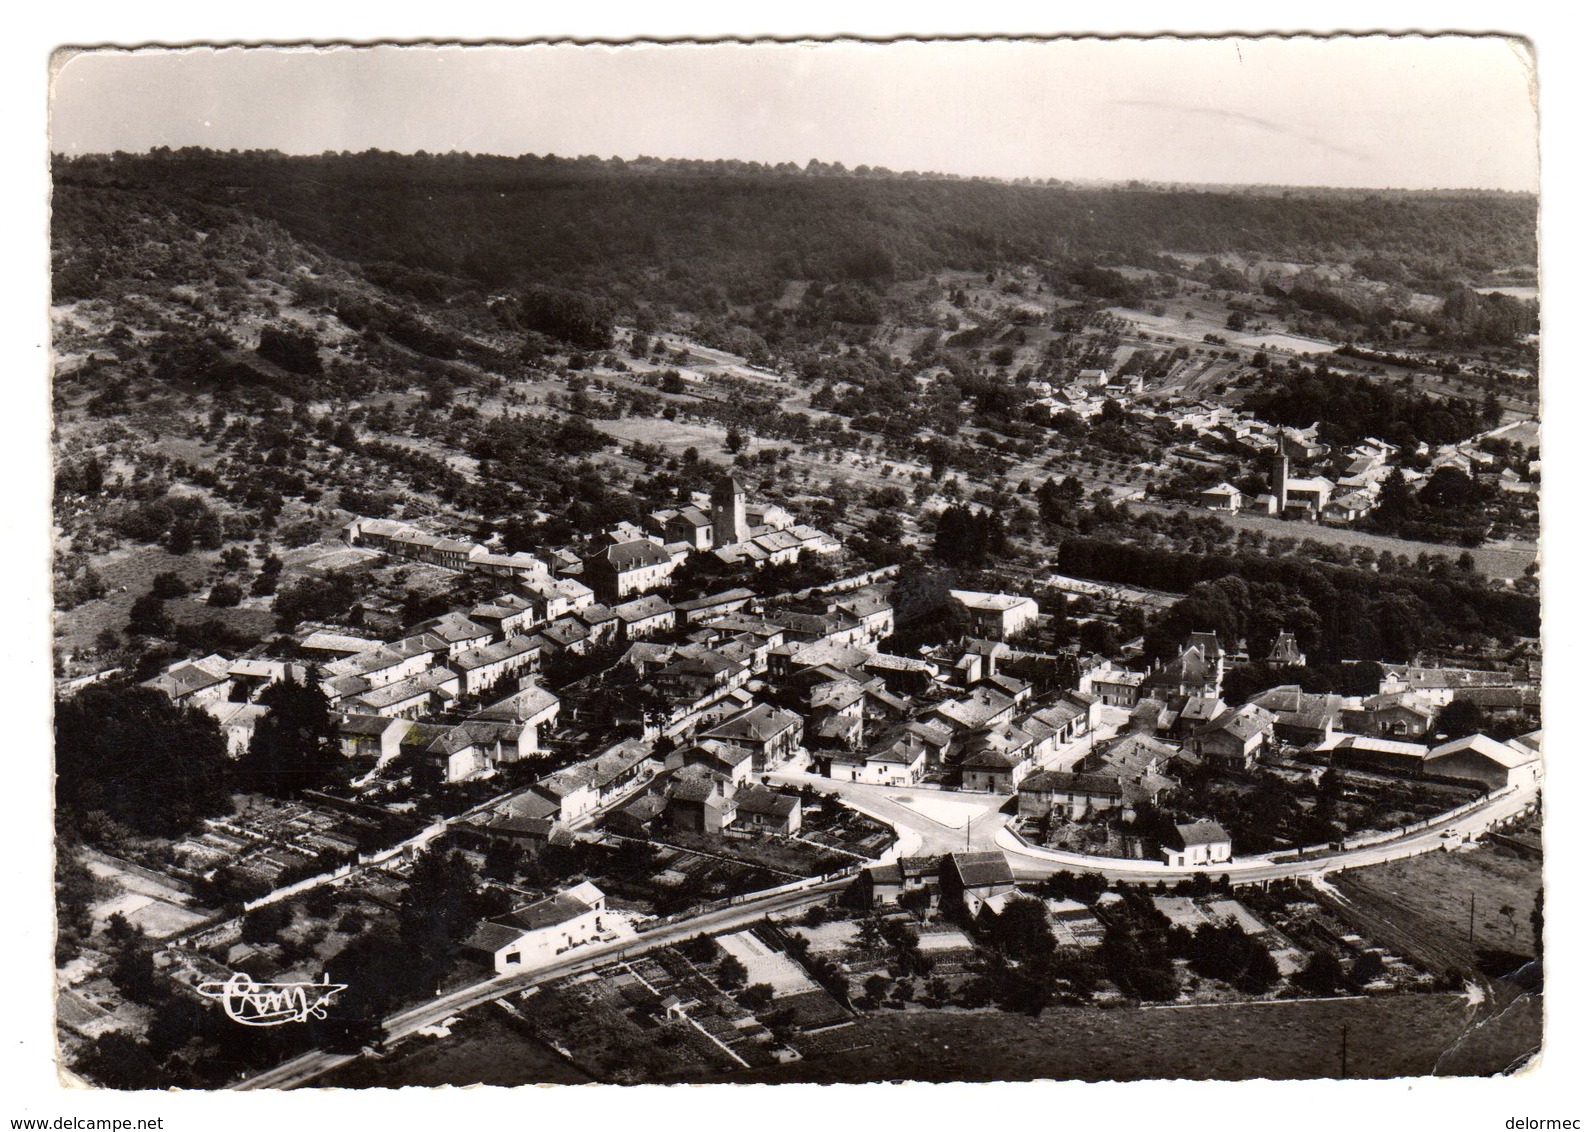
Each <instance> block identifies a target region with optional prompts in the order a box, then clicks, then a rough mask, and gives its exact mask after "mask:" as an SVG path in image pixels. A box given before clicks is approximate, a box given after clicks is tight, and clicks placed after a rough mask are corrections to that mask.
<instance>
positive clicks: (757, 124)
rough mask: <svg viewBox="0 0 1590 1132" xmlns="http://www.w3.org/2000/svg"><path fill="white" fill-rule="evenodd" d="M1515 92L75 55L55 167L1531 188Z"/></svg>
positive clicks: (1366, 63)
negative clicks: (761, 169) (171, 160)
mask: <svg viewBox="0 0 1590 1132" xmlns="http://www.w3.org/2000/svg"><path fill="white" fill-rule="evenodd" d="M1530 83H1531V69H1530V61H1529V57H1528V55H1527V53H1526V52H1525V50H1524V49H1523V48H1522V46H1520V45H1518V44H1516V43H1513V42H1510V41H1508V40H1504V39H1499V38H1492V39H1478V38H1463V37H1445V38H1439V39H1428V38H1426V39H1418V38H1403V39H1390V38H1362V39H1353V38H1338V39H1328V40H1319V39H1315V40H1300V39H1289V40H1283V39H1246V40H1243V39H1227V40H1146V41H1124V40H1089V41H1059V42H1041V43H1029V42H1019V43H982V42H960V43H955V42H939V43H896V44H881V45H880V44H861V43H837V44H836V43H826V44H759V45H755V46H745V45H738V44H714V45H672V46H665V45H646V46H632V47H621V48H609V47H600V46H597V47H581V46H574V45H564V46H531V47H517V48H442V49H426V48H412V47H409V48H405V47H375V48H342V49H334V50H319V51H316V50H278V49H263V48H232V49H227V50H221V51H211V50H186V51H148V52H137V53H125V52H97V53H89V54H82V55H78V56H76V57H73V58H71V59H70V60H69V61H67V62H65V63H64V65H60V67H59V70H58V73H57V76H56V79H55V84H54V91H53V94H54V97H53V104H52V114H53V117H52V139H51V144H52V147H53V148H54V149H55V150H57V151H59V152H65V153H88V152H102V151H111V150H118V149H120V150H127V151H131V152H137V151H142V150H147V149H149V148H151V147H154V146H160V145H168V146H172V147H178V146H185V145H201V146H211V147H214V148H218V149H233V148H236V149H277V150H282V151H284V152H288V153H320V152H324V151H327V150H333V151H336V150H354V151H358V150H364V149H370V148H378V149H388V150H396V151H399V152H412V151H414V150H428V151H431V152H445V151H449V150H458V151H472V152H477V153H506V154H519V153H557V154H562V155H579V154H596V155H599V156H602V157H610V156H613V155H617V156H620V157H625V158H630V157H635V156H637V155H639V154H649V155H651V156H654V157H699V158H720V157H724V158H741V159H745V160H756V161H764V162H779V161H794V162H797V163H799V164H804V163H805V162H806V161H807V160H808V159H809V158H813V157H815V158H818V159H820V160H822V161H825V162H831V161H840V162H843V163H844V164H846V165H847V166H851V167H854V166H856V165H860V164H868V165H883V166H887V167H889V168H891V169H894V170H897V171H901V170H906V169H917V170H938V171H943V172H952V173H961V174H984V175H992V176H1000V177H1024V176H1025V177H1038V178H1042V177H1058V178H1062V179H1077V180H1085V179H1110V180H1125V179H1130V178H1139V179H1144V180H1157V181H1193V182H1212V183H1227V182H1237V183H1269V184H1297V185H1346V186H1366V187H1408V188H1425V187H1449V188H1466V187H1474V188H1503V189H1527V190H1534V189H1535V188H1536V187H1537V150H1536V140H1535V114H1534V109H1533V105H1532V102H1531V97H1530Z"/></svg>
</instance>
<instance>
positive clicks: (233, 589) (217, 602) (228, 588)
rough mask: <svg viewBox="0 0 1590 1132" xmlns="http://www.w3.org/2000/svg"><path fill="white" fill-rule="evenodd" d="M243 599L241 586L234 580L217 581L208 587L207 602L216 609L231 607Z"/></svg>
mask: <svg viewBox="0 0 1590 1132" xmlns="http://www.w3.org/2000/svg"><path fill="white" fill-rule="evenodd" d="M242 600H243V587H242V586H239V585H238V584H237V583H235V582H217V583H216V584H215V585H213V586H211V587H210V597H209V600H208V604H210V605H213V606H215V607H216V608H217V609H231V608H233V607H234V606H236V605H238V604H239V603H241V602H242Z"/></svg>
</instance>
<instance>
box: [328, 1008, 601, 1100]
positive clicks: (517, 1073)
mask: <svg viewBox="0 0 1590 1132" xmlns="http://www.w3.org/2000/svg"><path fill="white" fill-rule="evenodd" d="M589 1080H591V1078H589V1077H587V1076H586V1075H585V1074H583V1073H581V1072H580V1071H579V1070H578V1069H576V1068H574V1067H573V1066H572V1065H570V1064H569V1063H568V1062H567V1061H565V1060H564V1059H563V1058H562V1057H560V1056H558V1054H557V1053H556V1051H554V1050H552V1049H550V1048H548V1047H547V1046H545V1045H542V1044H541V1043H540V1042H538V1041H536V1040H534V1039H533V1038H529V1037H527V1036H525V1035H524V1034H522V1033H520V1032H519V1031H518V1030H516V1029H515V1028H514V1027H513V1026H511V1025H509V1024H508V1023H507V1022H506V1021H504V1020H503V1019H502V1018H501V1017H500V1011H497V1010H494V1009H492V1008H490V1007H486V1008H483V1009H481V1010H478V1011H476V1012H475V1013H473V1014H471V1015H469V1016H467V1017H466V1018H464V1019H463V1020H462V1021H461V1022H459V1023H457V1024H456V1025H454V1026H453V1032H452V1033H451V1034H450V1035H449V1036H448V1037H446V1038H443V1039H441V1040H439V1041H438V1040H433V1039H429V1038H414V1039H410V1040H409V1041H408V1042H406V1043H404V1044H403V1045H402V1046H400V1047H398V1049H397V1051H396V1052H394V1053H393V1054H392V1055H390V1056H389V1057H387V1058H385V1059H384V1060H381V1061H374V1060H371V1059H370V1058H363V1059H361V1060H359V1061H354V1062H350V1063H349V1064H347V1065H345V1066H343V1067H342V1068H341V1069H338V1070H336V1071H335V1072H334V1073H331V1074H330V1075H328V1076H326V1077H323V1078H321V1079H320V1080H318V1081H316V1082H315V1084H316V1085H317V1086H319V1087H324V1088H333V1089H371V1088H374V1089H397V1088H401V1087H403V1086H405V1085H422V1086H426V1087H434V1086H436V1085H530V1084H548V1085H581V1084H584V1083H586V1082H588V1081H589Z"/></svg>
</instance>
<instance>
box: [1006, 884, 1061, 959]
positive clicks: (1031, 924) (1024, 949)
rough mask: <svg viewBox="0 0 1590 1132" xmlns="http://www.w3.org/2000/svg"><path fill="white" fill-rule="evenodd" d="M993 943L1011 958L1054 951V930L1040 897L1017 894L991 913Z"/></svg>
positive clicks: (1037, 956)
mask: <svg viewBox="0 0 1590 1132" xmlns="http://www.w3.org/2000/svg"><path fill="white" fill-rule="evenodd" d="M993 937H994V944H995V946H997V947H998V948H999V949H1000V951H1002V952H1004V953H1005V954H1006V955H1008V956H1010V957H1011V958H1012V959H1017V960H1025V959H1038V958H1045V959H1046V958H1048V957H1050V956H1052V955H1053V954H1054V949H1055V938H1054V932H1053V931H1051V930H1050V928H1049V913H1048V910H1047V909H1045V908H1044V906H1043V901H1041V900H1038V899H1036V898H1034V897H1028V896H1023V897H1017V898H1015V899H1012V900H1010V901H1008V902H1007V903H1006V904H1005V907H1004V910H1003V911H1001V912H999V913H998V914H997V915H996V916H995V917H994V927H993Z"/></svg>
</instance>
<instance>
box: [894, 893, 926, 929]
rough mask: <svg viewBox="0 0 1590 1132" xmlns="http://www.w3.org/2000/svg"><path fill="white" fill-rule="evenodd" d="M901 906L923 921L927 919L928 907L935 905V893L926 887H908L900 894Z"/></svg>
mask: <svg viewBox="0 0 1590 1132" xmlns="http://www.w3.org/2000/svg"><path fill="white" fill-rule="evenodd" d="M900 907H901V908H904V909H905V910H906V911H907V912H910V913H911V914H912V915H913V916H915V917H916V918H917V922H918V923H921V922H922V921H924V920H926V919H927V913H928V909H929V908H931V907H933V894H932V893H931V892H929V891H928V890H927V889H925V888H912V889H908V890H906V891H905V892H902V893H901V894H900Z"/></svg>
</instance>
